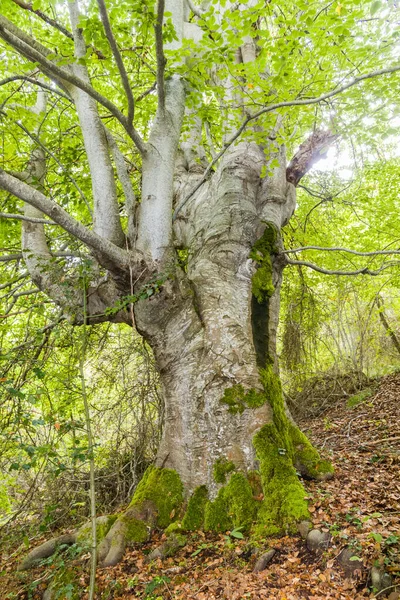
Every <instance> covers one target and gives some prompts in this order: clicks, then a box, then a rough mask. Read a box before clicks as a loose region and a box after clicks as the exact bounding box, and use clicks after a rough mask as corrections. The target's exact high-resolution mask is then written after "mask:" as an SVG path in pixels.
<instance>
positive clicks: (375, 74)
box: [172, 65, 400, 221]
mask: <svg viewBox="0 0 400 600" xmlns="http://www.w3.org/2000/svg"><path fill="white" fill-rule="evenodd" d="M397 71H400V65H396V66H395V67H388V68H387V69H379V70H377V71H372V72H371V73H366V74H365V75H360V77H356V78H354V79H352V80H351V81H349V83H346V84H344V85H342V86H340V87H338V88H336V89H334V90H332V91H330V92H327V93H326V94H322V95H321V96H318V97H317V98H309V99H306V100H288V101H287V102H277V103H276V104H270V105H269V106H266V107H265V108H262V109H261V110H259V111H257V112H256V113H254V114H252V115H249V116H248V117H246V118H245V119H244V121H243V122H242V124H241V125H240V127H239V128H238V129H237V130H236V131H235V132H234V133H233V134H232V135H231V137H230V138H229V139H228V140H227V141H226V142H225V144H224V147H223V148H222V150H220V151H219V152H218V154H217V155H216V156H215V158H213V160H212V161H211V162H210V164H209V165H208V167H207V169H206V170H205V172H204V175H203V177H202V178H201V179H199V181H198V182H197V184H196V185H195V186H194V187H193V188H192V190H191V191H190V192H189V194H188V195H187V196H186V198H185V199H184V200H183V202H182V203H181V204H180V206H178V207H177V208H176V209H175V212H174V214H173V219H172V220H173V221H175V220H176V218H177V216H178V213H179V212H180V211H181V210H182V208H183V207H184V206H185V204H186V203H187V202H188V201H189V200H190V198H191V197H192V196H193V195H194V194H195V193H196V192H197V190H198V189H199V188H200V187H201V186H202V185H203V183H204V182H205V181H206V180H207V179H208V176H209V174H210V172H211V170H212V168H213V166H214V165H215V164H216V163H217V162H218V161H219V159H220V158H221V157H222V156H223V155H224V154H225V152H226V151H227V150H228V148H229V147H230V146H231V145H232V144H233V143H234V142H236V140H237V139H238V138H239V137H240V136H241V134H242V133H243V131H244V130H245V129H246V127H247V125H248V124H249V123H250V122H251V121H254V120H255V119H258V118H259V117H261V116H262V115H265V114H267V113H270V112H273V111H274V110H277V109H278V108H288V107H290V106H308V105H310V104H319V103H320V102H323V101H324V100H327V99H328V98H332V97H333V96H336V95H337V94H341V93H342V92H344V91H345V90H347V89H349V88H351V87H353V86H354V85H357V84H358V83H360V82H362V81H365V80H366V79H372V78H373V77H380V76H381V75H387V74H389V73H395V72H397Z"/></svg>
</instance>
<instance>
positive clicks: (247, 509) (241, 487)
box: [204, 473, 258, 531]
mask: <svg viewBox="0 0 400 600" xmlns="http://www.w3.org/2000/svg"><path fill="white" fill-rule="evenodd" d="M257 508H258V505H257V502H256V501H255V500H254V498H253V490H252V488H251V485H250V483H249V482H248V480H247V477H246V476H245V475H244V474H243V473H233V474H232V475H231V478H230V480H229V482H228V484H227V485H226V486H225V487H223V488H221V489H220V490H219V492H218V496H217V497H216V499H215V500H214V501H213V502H207V505H206V510H205V519H204V525H205V529H206V531H228V530H229V529H232V528H233V527H243V529H244V530H245V531H246V530H247V531H248V530H249V529H250V526H251V524H252V522H253V520H254V518H255V516H256V512H257Z"/></svg>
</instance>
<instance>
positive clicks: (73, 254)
mask: <svg viewBox="0 0 400 600" xmlns="http://www.w3.org/2000/svg"><path fill="white" fill-rule="evenodd" d="M51 255H52V256H56V257H57V258H70V257H72V258H82V254H77V253H76V252H51ZM23 258H24V257H23V255H22V252H18V253H16V254H8V255H7V254H6V255H4V256H0V262H12V261H14V260H22V259H23Z"/></svg>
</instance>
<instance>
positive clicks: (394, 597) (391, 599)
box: [388, 592, 400, 600]
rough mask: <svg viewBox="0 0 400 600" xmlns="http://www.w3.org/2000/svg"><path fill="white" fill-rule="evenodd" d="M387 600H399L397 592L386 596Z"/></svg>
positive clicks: (399, 596)
mask: <svg viewBox="0 0 400 600" xmlns="http://www.w3.org/2000/svg"><path fill="white" fill-rule="evenodd" d="M388 600H400V593H399V592H392V593H391V594H390V595H389V596H388Z"/></svg>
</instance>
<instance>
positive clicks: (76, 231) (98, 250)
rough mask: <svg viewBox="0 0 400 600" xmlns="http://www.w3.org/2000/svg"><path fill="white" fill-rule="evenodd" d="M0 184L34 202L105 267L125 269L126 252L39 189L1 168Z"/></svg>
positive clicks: (25, 200)
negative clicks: (89, 227)
mask: <svg viewBox="0 0 400 600" xmlns="http://www.w3.org/2000/svg"><path fill="white" fill-rule="evenodd" d="M0 188H1V189H3V190H5V191H7V192H10V194H13V195H14V196H16V197H17V198H20V199H21V200H23V201H24V202H27V203H28V204H30V205H31V206H34V207H35V208H37V209H38V210H40V211H41V212H43V213H44V214H46V215H47V216H48V217H50V218H51V219H52V220H53V221H54V222H56V223H57V224H58V225H60V227H62V228H63V229H65V230H66V231H68V232H69V233H70V234H71V235H73V236H74V237H76V238H78V240H80V241H81V242H83V243H84V244H85V245H86V246H87V247H88V248H90V249H91V250H93V251H94V253H95V254H96V257H97V258H98V260H99V262H100V263H101V264H102V265H103V266H104V267H105V268H109V269H110V270H113V268H114V269H115V268H117V269H118V270H125V269H128V267H129V260H128V258H129V257H128V254H127V252H125V251H124V250H122V249H121V248H118V246H116V245H115V244H113V243H112V242H109V241H108V240H105V239H103V238H102V237H100V236H99V235H97V234H96V233H94V232H93V231H90V229H87V228H86V227H85V226H84V225H82V223H79V221H76V220H75V219H74V218H73V217H71V216H70V215H69V214H68V213H67V212H66V211H65V210H64V209H63V208H61V206H58V204H56V203H55V202H54V201H53V200H50V199H49V198H47V197H46V196H45V195H44V194H42V193H41V192H40V191H38V190H36V189H34V188H32V187H31V186H29V185H27V184H26V183H24V182H23V181H19V180H18V179H16V178H15V177H12V176H11V175H9V174H8V173H6V172H5V171H3V169H1V168H0Z"/></svg>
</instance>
